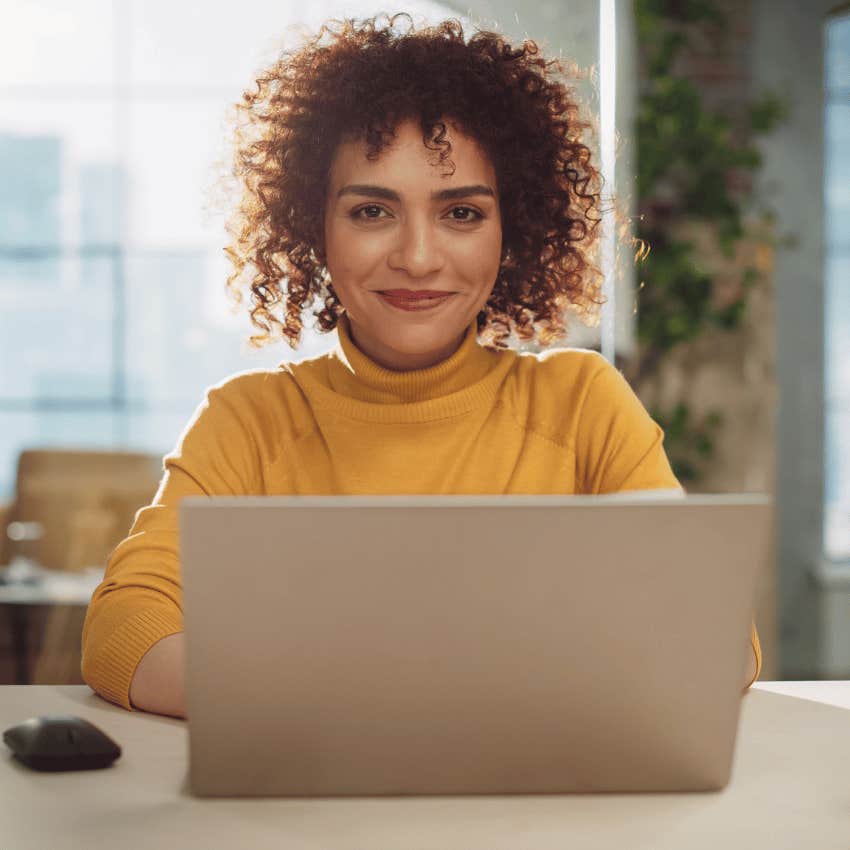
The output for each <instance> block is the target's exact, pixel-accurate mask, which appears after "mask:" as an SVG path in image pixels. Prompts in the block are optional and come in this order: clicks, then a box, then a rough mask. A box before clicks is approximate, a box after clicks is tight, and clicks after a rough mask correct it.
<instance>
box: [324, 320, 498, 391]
mask: <svg viewBox="0 0 850 850" xmlns="http://www.w3.org/2000/svg"><path fill="white" fill-rule="evenodd" d="M337 335H338V337H339V345H338V346H337V348H336V349H335V351H334V352H333V355H334V356H332V358H331V361H330V363H329V371H328V378H329V381H330V386H331V389H332V390H334V391H335V392H338V393H340V394H341V395H345V396H348V397H349V398H356V399H359V400H360V401H369V402H373V403H374V402H377V403H389V404H397V403H402V402H412V401H413V402H415V401H427V400H429V399H433V398H439V397H441V396H446V395H449V394H450V393H454V392H457V391H458V390H462V389H465V388H466V387H468V386H470V385H471V384H474V383H476V382H477V381H480V380H481V379H482V378H483V377H484V376H485V375H486V374H487V373H488V372H489V371H490V369H491V368H492V366H493V355H492V354H491V353H490V352H488V351H487V350H486V349H485V348H483V347H482V346H480V345H479V344H478V340H477V337H478V323H477V321H476V320H475V319H473V320H472V321H471V322H470V324H469V325H468V327H467V329H466V332H465V333H464V337H463V340H462V341H461V344H460V346H459V347H458V349H457V351H455V353H454V354H452V355H451V356H450V357H448V358H446V359H445V360H442V361H440V362H439V363H437V364H435V365H434V366H429V367H427V368H425V369H411V370H409V371H406V372H396V371H393V370H392V369H385V368H384V367H383V366H379V365H378V364H377V363H376V362H375V361H374V360H372V359H371V358H370V357H368V356H367V355H366V354H364V353H363V352H362V351H361V350H360V349H359V348H358V347H357V346H356V345H355V343H354V340H353V339H352V337H351V323H350V321H349V319H348V314H347V313H343V314H342V316H340V319H339V321H338V322H337Z"/></svg>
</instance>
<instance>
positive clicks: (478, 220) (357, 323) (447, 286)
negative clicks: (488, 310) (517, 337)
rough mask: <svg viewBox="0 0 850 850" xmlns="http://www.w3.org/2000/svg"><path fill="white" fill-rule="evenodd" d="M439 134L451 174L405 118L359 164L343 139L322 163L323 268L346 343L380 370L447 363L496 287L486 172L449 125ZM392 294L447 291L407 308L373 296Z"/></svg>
mask: <svg viewBox="0 0 850 850" xmlns="http://www.w3.org/2000/svg"><path fill="white" fill-rule="evenodd" d="M446 137H447V138H448V139H449V141H450V142H451V146H452V150H451V155H450V159H451V160H452V161H453V162H454V163H455V166H456V167H455V171H454V173H453V174H451V175H449V174H448V173H447V172H448V170H449V169H448V166H447V164H446V165H443V166H441V165H439V164H438V163H437V161H436V157H437V153H436V152H434V151H431V150H429V149H428V148H426V147H425V145H424V144H423V142H422V133H421V130H420V129H419V126H418V124H417V123H415V122H413V121H409V122H406V123H402V124H400V125H399V127H398V128H397V131H396V138H395V140H394V142H393V144H392V145H390V146H388V147H386V148H384V150H383V151H382V152H381V155H380V156H379V158H378V159H377V160H375V161H372V162H370V161H369V160H368V159H366V145H365V143H364V142H362V141H360V142H344V143H342V144H340V146H339V147H338V148H337V151H336V154H335V156H334V159H333V162H332V164H331V170H330V175H329V182H328V194H327V203H326V212H325V257H326V260H327V268H328V271H329V272H330V275H331V282H332V283H333V288H334V291H335V292H336V294H337V296H338V297H339V300H340V302H341V303H342V306H343V307H344V308H345V311H346V313H347V314H348V319H349V322H350V326H351V335H352V339H353V341H354V343H355V344H356V345H357V347H358V348H359V349H360V350H361V351H362V352H363V353H364V354H366V355H367V356H368V357H370V358H371V359H372V360H374V361H375V362H376V363H378V364H379V365H380V366H383V367H384V368H386V369H393V370H396V371H408V370H411V369H424V368H427V367H428V366H433V365H434V364H436V363H439V362H440V361H441V360H444V359H446V358H447V357H450V356H451V355H452V354H453V353H454V352H455V351H456V350H457V348H458V346H459V345H460V343H461V340H462V339H463V334H464V331H465V330H466V328H467V327H468V326H469V324H470V323H471V322H472V320H473V318H474V317H475V316H476V315H477V314H478V312H479V311H480V310H481V309H482V308H483V306H484V304H485V303H486V301H487V299H488V298H489V297H490V293H491V292H492V290H493V286H494V284H495V282H496V276H497V274H498V270H499V262H500V259H501V250H502V223H501V217H500V211H499V197H498V191H497V186H496V174H495V170H494V168H493V165H492V163H491V162H490V159H489V158H488V157H487V155H486V154H485V153H484V152H483V151H482V150H481V149H480V148H479V146H478V145H477V144H476V142H475V141H474V140H473V139H471V138H470V137H468V136H466V135H464V134H462V133H461V132H460V131H459V129H457V128H455V127H453V126H452V125H451V124H447V132H446ZM392 290H401V291H411V290H413V291H419V290H426V291H428V292H434V293H436V292H442V293H450V294H449V295H448V296H447V297H445V298H441V299H436V300H433V299H432V300H430V301H425V300H421V301H414V302H411V301H410V300H409V299H408V300H407V301H406V302H405V301H394V300H392V299H388V298H387V297H386V296H385V295H382V293H386V292H387V291H392ZM405 305H408V306H417V305H419V306H422V305H427V309H416V310H411V309H407V310H406V309H403V307H404V306H405Z"/></svg>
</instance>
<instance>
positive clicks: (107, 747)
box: [3, 714, 121, 770]
mask: <svg viewBox="0 0 850 850" xmlns="http://www.w3.org/2000/svg"><path fill="white" fill-rule="evenodd" d="M3 740H4V741H5V742H6V744H7V745H8V747H9V749H11V750H12V752H13V753H14V755H15V758H17V759H18V761H20V762H21V763H23V764H25V765H26V766H27V767H29V768H32V769H33V770H93V769H94V768H98V767H109V765H110V764H112V762H114V761H115V759H117V758H118V756H120V755H121V747H119V746H118V744H116V743H115V741H113V740H112V738H110V737H109V735H107V734H106V733H105V732H103V731H102V730H100V729H98V728H97V726H95V725H94V723H90V722H89V721H88V720H84V719H83V718H82V717H76V716H75V715H73V714H50V715H45V716H43V717H31V718H30V719H29V720H25V721H24V722H23V723H19V724H18V725H17V726H11V727H10V728H9V729H6V731H5V732H3Z"/></svg>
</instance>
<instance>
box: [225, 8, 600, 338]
mask: <svg viewBox="0 0 850 850" xmlns="http://www.w3.org/2000/svg"><path fill="white" fill-rule="evenodd" d="M381 17H386V19H387V20H386V23H385V25H384V26H379V23H378V19H379V18H381ZM399 17H406V18H408V19H409V21H410V27H409V29H408V30H407V31H406V32H399V31H397V30H396V28H395V24H396V20H397V18H399ZM326 36H327V37H328V38H327V40H323V39H325V37H326ZM539 52H540V49H539V47H538V45H537V43H536V42H534V41H531V40H529V39H526V40H525V41H523V43H522V45H521V46H520V47H514V46H511V44H509V43H508V41H506V39H505V38H504V37H503V36H502V35H499V34H497V33H494V32H488V31H483V30H478V31H477V32H476V33H475V34H474V35H472V36H471V37H470V38H469V39H468V41H467V40H465V39H464V32H463V27H462V25H461V23H460V21H458V20H456V19H449V20H445V21H443V22H441V23H440V24H438V25H436V26H431V27H422V28H420V29H418V30H417V29H415V28H414V26H413V21H412V18H411V17H410V15H407V14H406V13H400V14H396V15H393V16H391V17H389V16H385V15H376V16H375V17H373V18H369V19H365V20H361V21H357V20H355V19H344V20H336V19H332V20H329V21H326V22H325V23H324V24H323V25H322V26H321V28H320V29H319V31H318V33H316V34H313V35H312V36H308V37H307V38H305V39H303V40H302V41H301V43H300V44H299V46H298V47H296V48H294V49H292V50H289V51H285V52H283V53H282V54H281V58H279V59H278V60H277V61H276V62H274V64H272V65H271V66H270V67H268V68H266V69H265V70H263V71H262V73H261V74H260V76H259V77H258V78H257V79H256V81H255V83H254V86H255V89H256V90H251V91H245V92H244V93H243V94H242V98H241V101H240V102H238V103H237V104H235V110H233V111H232V112H231V116H235V118H236V127H235V134H234V137H233V139H234V148H233V159H232V170H231V175H230V177H231V178H236V180H237V184H238V187H239V192H240V200H239V202H238V204H237V205H236V208H235V210H234V211H232V212H231V215H230V218H229V221H228V223H227V232H228V233H229V235H230V236H231V237H232V241H231V242H230V244H229V245H228V246H227V247H226V248H225V249H224V251H225V253H226V254H227V256H228V258H229V259H230V261H231V263H232V264H233V267H234V271H233V272H232V273H231V274H230V275H229V276H228V278H227V289H228V291H229V293H230V295H231V296H232V298H233V299H234V300H235V302H236V304H241V303H242V300H243V295H242V290H243V289H244V288H245V283H246V279H247V284H248V289H249V290H250V295H251V310H250V315H251V321H252V324H253V325H254V326H255V327H256V328H258V329H260V330H261V331H262V333H261V334H255V335H253V336H251V337H250V339H249V342H250V344H251V345H252V346H253V347H255V348H258V347H260V346H262V345H263V344H265V343H267V342H269V341H271V340H272V339H273V338H275V337H276V336H278V335H279V334H282V335H283V336H284V337H285V338H286V339H287V340H288V342H289V345H290V347H291V348H293V349H294V348H297V346H298V343H299V341H300V335H301V329H302V316H303V313H304V311H305V309H306V308H309V307H312V305H313V304H314V302H315V299H316V297H317V296H318V297H319V298H320V299H321V302H322V307H321V309H320V310H318V311H315V312H313V316H314V317H315V318H316V319H317V321H318V328H319V329H320V331H321V332H329V331H331V330H333V329H334V328H335V327H336V325H337V321H338V319H339V316H340V315H341V314H342V312H343V307H342V305H341V303H340V301H339V299H338V297H337V295H336V293H335V292H334V289H333V281H332V280H331V279H330V276H329V273H328V271H327V267H326V260H325V254H324V212H325V195H326V191H327V181H328V175H329V171H330V166H331V163H332V161H333V157H334V155H335V152H336V149H337V147H338V145H339V144H340V143H341V142H343V141H351V140H355V141H365V143H366V146H367V158H369V159H371V160H374V159H377V158H378V157H379V155H380V153H381V151H382V150H383V149H384V147H385V146H386V145H388V144H390V143H391V142H392V139H393V137H394V131H395V129H396V128H397V127H398V125H399V124H400V123H401V122H403V121H407V120H418V122H419V126H420V128H421V130H422V134H423V136H422V139H423V144H425V145H426V147H428V148H429V149H431V150H435V151H439V161H440V163H444V162H445V161H446V160H447V159H448V157H449V156H450V154H451V145H450V143H449V141H448V140H447V139H446V138H445V130H446V127H445V124H444V123H443V122H444V121H451V122H452V123H453V124H454V125H455V126H457V127H458V128H460V129H461V131H462V132H463V133H464V134H465V135H467V136H469V137H470V138H472V139H473V140H475V141H476V142H477V143H478V144H479V145H480V146H481V148H482V149H483V150H484V152H485V153H486V154H487V155H488V156H489V157H490V159H491V162H492V163H493V166H494V170H495V174H496V178H497V186H498V193H499V204H500V208H501V214H502V255H501V262H500V266H499V272H498V275H497V279H496V282H495V284H494V287H493V291H492V294H491V296H490V298H489V299H488V301H487V303H486V305H485V307H484V309H482V310H481V311H480V312H479V314H478V317H477V321H478V332H479V339H481V340H482V342H483V344H485V346H487V347H495V348H507V347H508V343H507V339H508V337H509V336H510V335H511V334H512V333H513V334H515V335H516V337H517V338H519V339H520V340H526V341H528V340H533V341H534V342H537V343H538V344H540V345H542V346H544V347H545V346H548V345H549V344H551V343H552V342H553V341H554V340H556V339H560V338H563V337H564V336H566V318H565V312H566V311H571V312H573V313H574V314H576V315H577V316H578V317H579V319H580V320H581V321H582V322H584V323H585V324H587V325H591V324H593V325H596V324H598V321H599V319H598V308H599V306H601V304H602V303H604V298H603V297H602V296H601V295H600V291H601V277H602V275H601V273H600V271H599V269H598V268H597V267H596V265H595V262H594V258H595V256H596V255H595V251H596V249H597V242H598V232H597V230H598V228H597V225H598V224H599V221H600V220H601V214H600V187H601V182H602V181H601V176H600V174H599V172H598V170H597V169H596V168H595V167H594V165H593V162H592V161H591V153H590V149H589V148H588V147H587V145H585V144H584V143H583V142H582V135H583V133H584V132H585V131H586V130H587V129H589V128H591V126H592V125H591V124H590V123H589V122H588V121H586V120H583V119H582V117H581V115H580V109H579V101H578V98H577V96H576V95H575V93H574V90H573V89H572V87H570V86H568V85H566V84H565V83H564V82H563V81H562V80H561V79H560V78H559V77H560V76H561V75H563V76H566V72H565V69H564V66H563V64H562V63H561V61H560V60H556V59H553V60H549V61H547V60H545V59H544V58H542V57H541V56H539V55H538V54H539ZM449 165H450V167H451V168H452V171H453V167H454V164H453V163H452V162H451V161H450V160H449ZM282 302H285V303H283V306H282V309H279V310H278V312H279V313H280V314H281V315H276V308H279V305H281V303H282Z"/></svg>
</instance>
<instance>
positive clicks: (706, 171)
mask: <svg viewBox="0 0 850 850" xmlns="http://www.w3.org/2000/svg"><path fill="white" fill-rule="evenodd" d="M635 15H636V21H637V32H638V57H639V64H640V88H639V103H638V118H637V126H636V146H637V193H638V208H639V223H638V227H637V229H636V235H637V237H638V239H639V241H640V243H641V244H643V245H645V246H647V247H648V251H645V252H644V258H643V260H642V263H641V265H640V266H639V271H640V278H641V280H642V284H641V287H640V289H639V293H638V300H637V315H638V319H637V338H638V354H637V356H636V358H635V359H634V360H632V361H630V362H629V363H627V364H624V365H623V367H622V368H623V371H624V373H625V374H626V377H627V378H628V379H629V381H630V382H631V383H632V384H633V385H636V384H640V383H641V382H642V381H643V380H644V379H645V378H646V377H648V376H649V375H651V374H652V373H653V372H655V370H656V369H657V368H658V366H659V364H660V363H661V361H662V359H663V358H664V356H665V355H666V354H667V353H668V352H670V351H672V350H673V349H674V348H676V347H677V346H680V345H683V344H686V343H689V342H692V341H693V340H695V339H696V338H697V337H698V336H700V335H701V334H704V333H706V332H707V331H709V330H711V329H715V328H719V329H722V330H724V331H726V332H730V333H731V332H734V331H735V329H736V328H738V327H739V325H740V323H741V320H742V319H743V318H744V316H745V313H746V309H747V303H748V299H749V296H750V291H751V289H752V287H754V286H756V285H757V284H758V283H759V282H760V281H761V280H762V271H761V270H760V269H759V268H757V267H756V266H755V265H753V264H751V263H749V262H746V261H744V262H742V263H740V264H739V265H738V266H737V267H734V275H735V277H736V280H735V281H734V286H733V287H732V291H733V297H731V298H727V299H726V300H725V301H724V300H723V299H718V298H717V297H716V296H717V287H716V280H715V278H714V276H713V274H712V272H711V270H710V269H709V268H708V267H707V264H706V263H705V262H704V260H705V246H704V245H702V246H698V245H696V244H695V243H694V242H693V240H692V239H690V238H688V237H687V236H686V235H683V234H686V233H687V230H688V228H687V225H688V224H691V225H698V226H699V227H701V228H702V229H703V232H704V233H706V234H708V235H709V236H710V239H711V241H712V245H713V248H714V250H715V252H716V253H718V254H719V255H720V256H722V257H725V258H727V259H732V258H735V257H737V256H738V255H739V254H740V253H741V252H740V251H739V248H740V246H741V244H742V243H743V242H746V241H747V240H750V241H753V240H756V241H758V240H761V241H764V240H765V239H766V238H768V240H769V237H765V235H764V234H765V232H766V231H768V230H770V229H771V225H772V222H773V216H772V214H771V213H770V211H769V210H767V209H764V208H763V207H762V208H759V209H757V206H758V204H759V199H758V198H757V196H756V193H755V190H754V181H753V177H754V175H755V173H756V172H757V171H758V169H759V168H760V167H761V164H762V157H761V154H760V152H759V149H758V147H757V145H756V139H757V137H758V136H760V135H763V134H766V133H769V132H770V131H772V130H773V129H774V128H775V127H776V126H777V125H778V124H779V123H780V122H781V121H782V120H783V119H784V117H785V115H786V114H787V110H788V106H787V103H786V102H785V101H784V100H782V99H781V98H779V97H778V96H776V95H774V94H771V93H766V94H763V95H762V96H760V97H759V98H757V99H756V100H753V101H750V102H746V103H744V104H743V106H742V108H741V109H740V110H736V111H734V112H731V113H730V112H729V111H721V110H719V109H716V108H714V109H713V108H709V107H707V106H706V105H705V103H704V97H703V95H702V93H701V92H700V90H699V89H698V87H697V86H696V85H695V84H694V82H692V81H691V80H690V79H689V78H688V76H687V74H686V72H685V71H684V70H683V68H685V69H686V68H687V67H688V61H689V60H691V59H693V57H695V56H698V55H700V53H702V55H705V49H706V48H705V45H707V44H708V45H714V49H715V50H718V51H719V50H720V49H721V48H722V46H723V44H724V43H725V41H726V39H727V38H728V22H727V19H726V17H725V15H724V14H723V12H722V11H721V9H720V7H719V6H718V4H717V3H716V2H712V0H636V2H635ZM733 266H734V262H733ZM650 413H651V414H652V416H653V418H655V419H656V421H658V422H659V424H660V425H661V426H662V427H663V428H664V429H665V450H666V451H667V454H668V457H669V458H670V460H671V465H672V466H673V471H674V472H675V473H676V475H677V477H678V478H679V480H680V481H682V483H683V484H685V483H693V482H695V481H698V480H699V478H700V476H701V470H702V468H703V465H704V464H705V462H707V461H708V460H710V458H711V457H712V455H713V452H714V442H713V436H714V435H716V433H717V429H718V428H719V427H720V425H721V422H722V416H721V415H720V413H719V412H717V411H713V412H710V413H709V414H708V415H707V416H706V417H704V418H703V419H702V420H701V421H700V422H695V421H694V419H693V417H692V416H691V413H690V411H689V409H688V405H687V404H686V403H685V402H683V401H680V402H678V403H676V404H675V405H674V406H673V408H672V409H671V410H669V411H665V410H660V409H653V410H650Z"/></svg>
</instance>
